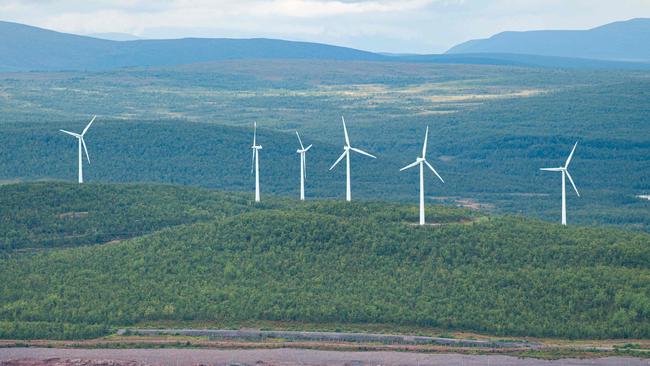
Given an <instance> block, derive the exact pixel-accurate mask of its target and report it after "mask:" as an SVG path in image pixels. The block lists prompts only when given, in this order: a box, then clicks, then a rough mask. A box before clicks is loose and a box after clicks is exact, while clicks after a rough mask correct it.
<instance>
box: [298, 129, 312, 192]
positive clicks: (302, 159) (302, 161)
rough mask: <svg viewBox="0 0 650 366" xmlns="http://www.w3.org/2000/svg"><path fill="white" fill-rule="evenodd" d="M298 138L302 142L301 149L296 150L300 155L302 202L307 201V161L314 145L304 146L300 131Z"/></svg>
mask: <svg viewBox="0 0 650 366" xmlns="http://www.w3.org/2000/svg"><path fill="white" fill-rule="evenodd" d="M296 136H298V142H300V149H299V150H296V152H297V153H298V154H300V200H301V201H304V200H305V178H307V162H306V160H305V158H306V153H307V151H308V150H309V149H311V146H312V145H309V146H307V147H306V148H305V147H304V146H303V145H302V140H301V139H300V135H299V134H298V131H296Z"/></svg>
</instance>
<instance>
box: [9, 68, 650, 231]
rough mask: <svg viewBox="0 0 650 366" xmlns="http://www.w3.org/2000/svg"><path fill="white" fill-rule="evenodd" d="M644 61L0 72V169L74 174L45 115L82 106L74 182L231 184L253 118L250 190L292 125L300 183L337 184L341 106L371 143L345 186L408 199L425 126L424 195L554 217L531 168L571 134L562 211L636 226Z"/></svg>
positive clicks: (282, 161) (645, 186)
mask: <svg viewBox="0 0 650 366" xmlns="http://www.w3.org/2000/svg"><path fill="white" fill-rule="evenodd" d="M647 75H648V73H647V72H631V71H627V72H625V71H612V70H609V71H606V72H603V71H595V70H590V71H583V70H561V69H533V68H513V67H494V66H476V65H474V66H472V65H424V64H418V65H415V64H399V65H396V64H390V63H372V64H369V63H346V62H318V63H316V64H313V63H305V62H297V61H296V62H259V61H257V62H255V61H245V62H224V63H218V64H210V65H186V66H179V67H166V68H160V69H148V70H115V71H108V72H105V73H80V72H76V73H66V74H59V73H53V74H39V75H38V76H39V77H38V78H33V77H32V78H28V77H25V76H24V75H15V74H11V75H0V80H1V81H2V85H3V93H5V94H6V95H8V96H9V97H7V98H2V99H0V115H2V121H0V122H1V123H0V132H1V133H0V145H1V146H3V149H2V151H3V153H4V154H5V155H3V159H0V179H3V180H15V179H19V180H20V179H24V180H35V179H62V180H69V181H74V180H75V179H76V176H77V172H76V169H77V164H76V158H77V156H76V145H75V141H74V139H68V136H65V135H63V134H61V133H60V132H58V129H59V128H64V129H69V130H73V131H74V130H77V129H80V128H83V126H84V125H85V123H86V122H87V120H88V118H90V116H89V115H88V114H89V113H90V112H89V111H92V113H97V114H99V115H100V117H99V119H98V120H97V123H96V124H95V125H93V128H92V130H90V131H89V135H88V136H87V143H88V147H89V153H90V155H91V159H92V165H91V166H88V167H87V168H86V169H85V176H86V180H87V181H88V182H119V183H124V182H131V183H134V182H158V183H170V184H184V185H197V186H203V187H208V188H216V189H225V190H234V191H243V192H246V191H250V190H252V187H253V181H252V179H251V176H250V160H249V153H250V151H249V146H250V143H251V137H252V136H251V132H252V131H251V130H250V129H251V124H252V121H255V120H256V121H258V123H259V126H260V131H258V132H259V138H260V143H261V144H262V145H263V146H264V151H263V152H262V154H261V165H262V167H261V181H262V192H263V194H268V193H275V194H282V195H288V196H293V197H296V196H297V195H298V189H299V188H298V187H299V181H298V176H299V162H298V155H297V154H296V153H295V149H296V146H297V140H296V138H295V134H294V130H296V129H297V130H300V132H301V134H303V137H304V139H305V141H306V142H307V141H309V143H314V149H312V150H311V151H310V152H309V154H308V157H307V164H308V167H307V171H308V178H307V196H308V197H310V198H342V197H344V192H345V183H344V182H345V177H344V171H345V169H335V170H334V171H329V170H328V169H329V167H330V166H331V164H332V163H333V162H334V160H335V159H336V158H337V157H338V155H339V154H340V153H341V144H342V142H343V136H342V131H341V125H340V115H341V114H345V115H346V118H347V119H348V121H349V124H348V127H349V129H350V135H351V138H352V140H353V143H354V144H357V145H358V146H363V147H365V148H367V150H369V151H370V152H372V153H375V154H376V155H377V156H378V157H379V159H377V160H372V159H367V158H366V157H362V156H353V158H352V166H353V168H352V181H353V196H354V197H355V198H364V199H376V200H391V201H399V202H417V189H418V180H417V171H410V172H402V173H400V172H399V169H400V168H401V167H402V166H404V165H406V164H407V163H409V162H411V161H412V160H413V158H414V157H415V156H416V155H417V154H418V152H419V151H420V149H421V143H422V138H423V136H422V135H423V133H424V129H425V126H427V125H429V126H430V128H431V130H430V132H431V136H430V140H429V150H428V151H429V159H430V161H431V162H432V163H433V165H435V166H436V168H437V169H438V170H439V171H440V173H441V175H442V176H443V177H444V179H445V181H446V182H447V183H446V184H440V183H439V182H436V181H434V180H433V179H431V176H427V177H426V184H427V195H428V196H445V197H449V196H451V197H458V198H465V199H467V198H469V199H477V198H479V199H480V200H481V201H482V202H484V203H486V204H491V205H493V206H494V210H496V211H498V212H501V213H516V214H525V215H528V216H534V217H538V218H543V219H546V220H551V221H557V220H558V213H559V212H560V201H559V192H560V187H559V185H560V183H559V178H558V176H557V175H554V174H552V173H547V172H540V171H539V170H538V168H540V167H545V166H555V165H556V164H558V165H559V164H561V163H562V162H563V161H564V160H565V159H566V156H567V154H568V152H569V150H570V148H571V146H572V144H573V143H574V142H575V141H576V140H579V141H580V142H579V145H578V150H577V151H576V155H575V158H574V159H575V160H574V162H573V165H572V174H573V177H574V178H575V180H576V184H577V185H578V188H579V189H580V191H581V193H582V197H581V198H579V199H578V198H577V197H575V196H573V195H569V222H571V223H580V224H594V223H595V224H598V225H616V226H619V227H625V228H630V229H640V230H646V231H649V230H650V215H648V212H650V210H648V202H647V201H642V200H640V199H636V198H634V196H635V195H637V194H648V193H649V192H648V190H649V189H650V175H648V174H646V173H645V172H647V171H648V170H650V162H649V161H648V159H647V156H650V141H649V140H648V138H647V135H648V134H647V133H646V132H647V125H648V120H647V116H648V115H649V113H650V95H649V94H648V93H649V92H648V91H649V90H650V83H649V82H648V78H647ZM508 95H510V96H509V97H508ZM449 98H451V99H449ZM456 98H459V99H458V100H456ZM215 106H218V107H215ZM224 125H229V126H224ZM138 141H139V142H141V143H137V142H138ZM522 195H526V196H522ZM616 210H620V212H616V214H612V212H614V211H616Z"/></svg>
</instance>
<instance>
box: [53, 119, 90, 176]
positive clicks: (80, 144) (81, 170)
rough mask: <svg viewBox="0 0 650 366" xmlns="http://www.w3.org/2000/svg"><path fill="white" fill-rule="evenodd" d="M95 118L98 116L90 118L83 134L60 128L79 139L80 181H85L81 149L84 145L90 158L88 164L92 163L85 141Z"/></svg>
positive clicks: (84, 149)
mask: <svg viewBox="0 0 650 366" xmlns="http://www.w3.org/2000/svg"><path fill="white" fill-rule="evenodd" d="M95 118H97V116H93V118H92V119H91V120H90V122H89V123H88V125H87V126H86V128H84V130H83V131H82V132H81V134H78V133H74V132H70V131H66V130H59V131H61V132H63V133H67V134H68V135H72V136H74V137H76V138H77V140H79V183H83V182H84V173H83V153H82V150H81V148H82V146H83V151H85V152H86V158H87V159H88V164H90V156H88V149H87V148H86V142H85V141H84V135H85V134H86V132H87V131H88V129H89V128H90V125H92V124H93V122H94V121H95Z"/></svg>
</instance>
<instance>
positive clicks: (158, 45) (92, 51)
mask: <svg viewBox="0 0 650 366" xmlns="http://www.w3.org/2000/svg"><path fill="white" fill-rule="evenodd" d="M242 58H247V59H270V58H276V59H329V60H382V59H386V57H385V56H381V55H378V54H374V53H371V52H365V51H360V50H355V49H351V48H345V47H337V46H330V45H325V44H319V43H308V42H293V41H283V40H274V39H263V38H256V39H224V38H214V39H202V38H185V39H169V40H136V41H110V40H105V39H98V38H92V37H86V36H78V35H73V34H66V33H59V32H54V31H50V30H46V29H41V28H36V27H31V26H27V25H23V24H18V23H11V22H0V71H1V70H5V71H16V70H23V71H28V70H43V71H47V70H101V69H110V68H116V67H127V66H154V65H157V66H161V65H175V64H185V63H195V62H205V61H218V60H226V59H242Z"/></svg>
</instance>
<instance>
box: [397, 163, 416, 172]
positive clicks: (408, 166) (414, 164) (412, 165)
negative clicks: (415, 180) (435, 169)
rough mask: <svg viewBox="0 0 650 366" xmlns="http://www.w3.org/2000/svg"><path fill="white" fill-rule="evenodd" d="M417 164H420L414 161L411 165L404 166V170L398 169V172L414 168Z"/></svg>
mask: <svg viewBox="0 0 650 366" xmlns="http://www.w3.org/2000/svg"><path fill="white" fill-rule="evenodd" d="M418 164H420V162H419V161H417V160H416V161H415V162H413V163H411V164H409V165H407V166H405V167H404V168H402V169H400V170H399V171H400V172H401V171H403V170H406V169H410V168H413V167H414V166H416V165H418Z"/></svg>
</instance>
